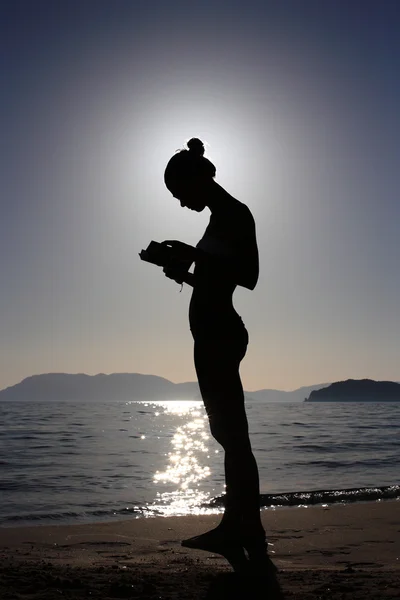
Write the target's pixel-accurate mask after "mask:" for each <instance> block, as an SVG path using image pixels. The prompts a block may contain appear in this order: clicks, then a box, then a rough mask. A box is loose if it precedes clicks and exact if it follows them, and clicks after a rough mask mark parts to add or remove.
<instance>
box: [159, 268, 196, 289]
mask: <svg viewBox="0 0 400 600" xmlns="http://www.w3.org/2000/svg"><path fill="white" fill-rule="evenodd" d="M163 273H164V274H165V276H166V277H168V278H169V279H173V280H174V281H176V283H179V285H182V284H183V283H187V284H188V285H190V286H192V287H194V275H193V273H189V271H188V270H186V269H182V267H180V266H171V267H164V268H163Z"/></svg>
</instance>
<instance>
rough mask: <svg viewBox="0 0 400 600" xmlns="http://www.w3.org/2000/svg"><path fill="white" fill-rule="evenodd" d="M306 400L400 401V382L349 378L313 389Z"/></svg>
mask: <svg viewBox="0 0 400 600" xmlns="http://www.w3.org/2000/svg"><path fill="white" fill-rule="evenodd" d="M305 402H400V384H399V383H395V382H394V381H374V380H373V379H347V381H337V382H336V383H332V384H331V385H329V386H328V387H324V388H321V389H319V390H313V391H312V392H311V393H310V395H309V397H308V398H306V399H305Z"/></svg>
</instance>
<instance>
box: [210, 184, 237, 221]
mask: <svg viewBox="0 0 400 600" xmlns="http://www.w3.org/2000/svg"><path fill="white" fill-rule="evenodd" d="M231 200H233V198H232V196H231V195H230V194H228V192H227V191H226V190H224V188H223V187H222V186H221V185H219V183H217V182H216V181H213V182H212V183H211V185H210V189H209V191H208V193H207V203H206V206H208V208H209V209H210V211H211V212H212V213H213V212H214V211H215V210H218V209H221V208H223V207H224V206H226V204H227V203H228V202H229V201H231Z"/></svg>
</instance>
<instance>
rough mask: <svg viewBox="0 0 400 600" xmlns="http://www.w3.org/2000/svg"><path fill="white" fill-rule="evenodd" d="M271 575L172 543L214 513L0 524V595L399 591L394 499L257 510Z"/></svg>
mask: <svg viewBox="0 0 400 600" xmlns="http://www.w3.org/2000/svg"><path fill="white" fill-rule="evenodd" d="M262 518H263V523H264V526H265V529H266V531H267V534H268V539H269V542H270V546H269V553H270V557H271V559H272V561H273V563H274V564H275V565H276V567H278V570H279V572H278V574H277V575H276V579H274V578H273V577H272V578H271V577H270V576H269V577H265V576H262V575H261V576H260V575H253V576H248V577H241V576H238V575H237V574H234V573H233V572H232V569H231V567H230V565H229V564H228V563H227V561H226V560H225V559H224V558H223V557H221V556H219V555H216V554H210V553H207V552H202V551H196V550H189V549H185V548H182V547H181V546H180V541H181V540H182V539H184V538H186V537H190V536H192V535H196V534H198V533H202V532H204V531H206V530H208V529H211V528H212V527H214V526H215V525H216V524H217V523H218V522H219V517H218V516H214V515H213V516H190V517H159V518H151V519H132V520H126V521H115V522H110V523H96V524H90V525H58V526H37V527H18V528H0V559H1V560H0V598H1V600H21V599H27V600H28V599H34V600H43V599H45V598H46V599H47V598H58V599H59V598H67V599H68V598H69V599H71V600H76V599H78V598H79V599H80V598H101V599H105V598H134V599H139V598H140V599H143V600H150V599H151V600H159V599H162V600H169V599H171V600H175V599H176V600H177V599H178V598H179V599H183V600H185V599H187V600H200V599H212V598H215V599H217V598H218V599H221V600H222V599H225V598H226V599H228V598H243V599H246V600H252V599H258V598H269V599H276V598H291V599H292V598H295V599H296V600H311V599H313V600H318V599H323V600H330V599H334V600H339V599H340V600H350V599H352V600H353V599H354V600H358V599H361V598H363V599H365V598H368V600H374V599H375V598H376V599H378V598H379V599H383V600H386V599H388V598H391V599H393V598H397V599H400V501H386V502H377V503H373V502H370V503H357V504H350V505H334V506H329V507H327V508H326V507H322V506H314V507H310V508H291V509H277V510H271V509H270V510H266V511H263V513H262Z"/></svg>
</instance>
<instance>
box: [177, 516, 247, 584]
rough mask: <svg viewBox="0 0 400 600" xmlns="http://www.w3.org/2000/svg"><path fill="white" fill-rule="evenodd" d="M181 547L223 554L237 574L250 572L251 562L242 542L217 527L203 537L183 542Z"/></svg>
mask: <svg viewBox="0 0 400 600" xmlns="http://www.w3.org/2000/svg"><path fill="white" fill-rule="evenodd" d="M181 545H182V546H183V547H184V548H194V549H196V550H205V551H206V552H212V553H215V554H221V555H222V556H224V558H226V560H227V561H228V562H229V564H230V565H231V566H232V568H233V570H234V571H235V572H236V573H242V574H244V573H247V572H248V568H249V562H248V560H247V558H246V555H245V553H244V549H243V546H242V544H241V542H240V541H239V539H238V538H237V537H236V538H235V537H234V536H232V535H229V534H228V533H227V532H226V531H224V530H223V529H221V528H218V527H216V528H215V529H211V531H207V532H206V533H202V534H201V535H196V536H194V537H192V538H189V539H187V540H183V541H182V542H181Z"/></svg>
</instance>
